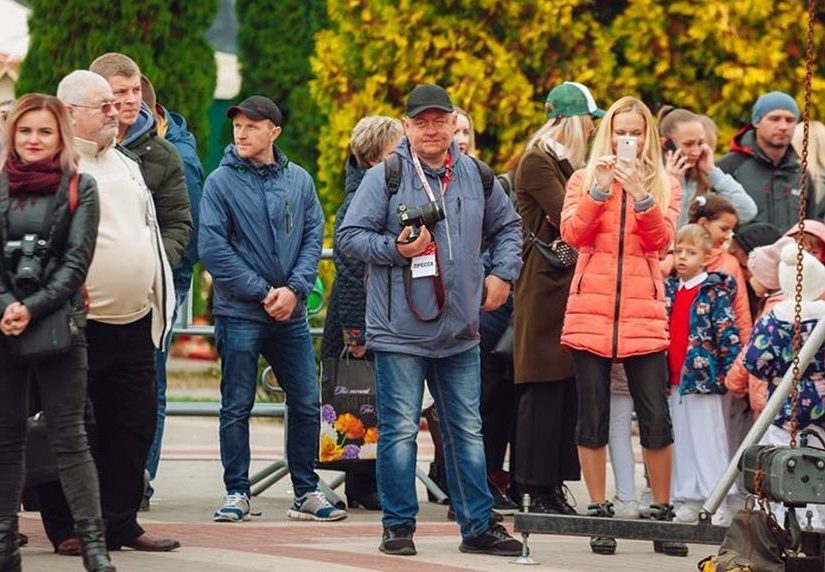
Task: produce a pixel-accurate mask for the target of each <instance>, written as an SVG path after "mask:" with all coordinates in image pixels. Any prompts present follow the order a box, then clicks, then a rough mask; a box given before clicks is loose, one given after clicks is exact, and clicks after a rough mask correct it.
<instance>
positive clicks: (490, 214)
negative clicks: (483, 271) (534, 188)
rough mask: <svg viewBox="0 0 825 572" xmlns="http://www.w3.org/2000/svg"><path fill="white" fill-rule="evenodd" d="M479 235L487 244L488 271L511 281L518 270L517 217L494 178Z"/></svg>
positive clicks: (518, 233) (518, 229) (519, 256)
mask: <svg viewBox="0 0 825 572" xmlns="http://www.w3.org/2000/svg"><path fill="white" fill-rule="evenodd" d="M482 226H483V237H484V240H485V241H487V242H488V243H489V245H490V248H489V250H490V265H491V268H490V274H493V275H495V276H498V277H499V278H501V279H502V280H504V281H505V282H509V283H510V284H515V283H516V280H518V277H519V274H520V273H521V265H522V259H521V217H519V216H518V213H516V209H515V207H514V206H513V202H512V201H511V200H510V199H509V197H508V196H507V193H505V192H504V188H502V186H501V184H500V183H499V182H498V179H494V180H493V191H492V192H491V193H490V196H488V197H487V201H486V204H485V206H484V222H483V225H482Z"/></svg>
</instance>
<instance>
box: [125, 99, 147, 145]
mask: <svg viewBox="0 0 825 572" xmlns="http://www.w3.org/2000/svg"><path fill="white" fill-rule="evenodd" d="M154 128H155V115H154V114H153V113H152V110H151V109H149V106H148V105H146V104H145V103H143V102H141V104H140V112H139V113H138V118H137V121H135V123H134V124H133V125H132V126H131V127H130V128H129V130H128V131H127V132H126V137H124V138H123V141H121V142H120V144H121V145H123V146H124V147H128V146H129V145H130V144H131V143H133V142H134V141H136V140H137V139H138V138H139V137H141V136H143V135H145V134H146V133H148V132H150V131H151V130H152V129H154Z"/></svg>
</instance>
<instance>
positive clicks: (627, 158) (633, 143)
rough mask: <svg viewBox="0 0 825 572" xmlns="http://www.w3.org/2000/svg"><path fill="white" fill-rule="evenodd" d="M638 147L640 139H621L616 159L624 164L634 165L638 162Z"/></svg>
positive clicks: (617, 144) (618, 143) (622, 137)
mask: <svg viewBox="0 0 825 572" xmlns="http://www.w3.org/2000/svg"><path fill="white" fill-rule="evenodd" d="M638 145H639V138H638V137H625V136H621V137H619V140H618V142H617V143H616V146H617V149H616V158H617V159H618V160H619V161H621V162H622V163H628V164H630V163H633V162H634V161H635V160H636V156H637V149H638Z"/></svg>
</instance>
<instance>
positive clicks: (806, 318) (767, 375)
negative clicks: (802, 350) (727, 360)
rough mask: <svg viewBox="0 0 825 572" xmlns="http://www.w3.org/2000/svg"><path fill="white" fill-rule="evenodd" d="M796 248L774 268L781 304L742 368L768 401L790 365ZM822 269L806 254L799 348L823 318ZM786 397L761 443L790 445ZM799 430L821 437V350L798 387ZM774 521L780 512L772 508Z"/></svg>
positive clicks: (760, 329)
mask: <svg viewBox="0 0 825 572" xmlns="http://www.w3.org/2000/svg"><path fill="white" fill-rule="evenodd" d="M796 248H797V247H796V244H789V245H787V246H785V247H784V248H783V249H782V254H781V262H780V263H779V284H780V286H781V288H782V293H783V294H784V295H785V300H784V301H782V302H779V303H778V304H776V306H774V307H773V309H772V310H770V311H769V312H767V313H765V314H763V315H762V317H760V318H759V320H757V322H756V324H755V325H754V327H753V332H752V333H751V338H750V341H749V342H748V345H747V347H746V348H745V350H744V352H745V358H744V364H745V368H746V369H747V370H748V371H749V372H750V373H751V374H752V375H753V376H754V377H757V378H759V379H760V380H762V381H763V382H764V383H765V384H766V385H767V390H768V395H769V399H770V396H772V395H773V392H774V391H775V390H776V387H777V386H778V385H779V383H780V382H781V381H782V377H783V376H784V375H785V372H787V371H788V368H789V367H790V366H791V364H792V363H793V357H794V351H793V343H792V340H793V322H794V304H795V301H794V294H795V290H794V288H795V285H796ZM823 294H825V266H823V265H822V263H821V262H819V261H818V260H817V259H816V258H814V257H813V256H811V255H810V254H808V253H807V252H805V253H804V254H803V261H802V316H801V317H802V323H801V340H802V343H803V344H804V343H805V341H806V340H807V339H808V338H809V337H810V335H811V332H812V331H813V329H814V327H815V326H816V324H817V322H818V321H819V320H820V319H822V318H823V317H825V301H822V300H821V298H822V296H823ZM790 422H791V398H790V397H788V399H787V400H785V403H784V404H783V405H782V409H781V410H780V411H779V413H778V414H777V416H776V418H775V419H774V422H773V425H771V426H770V427H768V430H767V431H766V432H765V435H764V436H763V437H762V441H761V442H762V444H766V445H779V446H787V445H788V443H789V442H790V429H791V423H790ZM797 422H798V427H799V429H800V430H801V429H805V428H806V427H813V428H814V429H815V430H816V431H818V432H819V433H820V435H825V431H823V430H825V345H823V346H822V347H820V348H819V350H818V351H817V353H816V355H815V356H814V359H813V360H812V361H811V364H810V365H809V366H808V368H807V369H806V370H805V371H804V372H803V373H802V376H801V379H800V382H799V402H798V405H797ZM771 507H772V509H773V510H774V512H775V514H776V516H777V518H778V519H779V522H782V520H783V518H784V508H783V507H782V506H781V505H774V504H773V503H772V504H771ZM813 508H814V519H813V520H812V522H811V524H812V525H813V526H814V527H816V528H821V527H822V525H823V524H825V510H823V509H825V507H823V506H821V505H816V506H815V507H813ZM804 512H805V509H797V517H798V518H804V517H805V515H804Z"/></svg>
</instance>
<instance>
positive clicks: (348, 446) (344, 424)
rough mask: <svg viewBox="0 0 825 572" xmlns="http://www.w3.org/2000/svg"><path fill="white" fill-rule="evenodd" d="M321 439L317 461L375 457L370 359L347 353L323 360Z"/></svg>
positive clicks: (372, 378)
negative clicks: (358, 357) (356, 357)
mask: <svg viewBox="0 0 825 572" xmlns="http://www.w3.org/2000/svg"><path fill="white" fill-rule="evenodd" d="M345 351H346V350H345ZM318 441H319V446H318V460H319V461H320V462H321V463H324V464H326V463H338V462H346V461H364V460H373V459H375V456H376V448H377V442H378V418H377V416H376V410H375V368H374V366H373V363H372V362H371V361H368V360H365V359H355V358H353V357H351V356H349V355H344V354H342V355H341V357H339V358H326V359H324V360H322V362H321V432H320V435H319V440H318Z"/></svg>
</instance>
